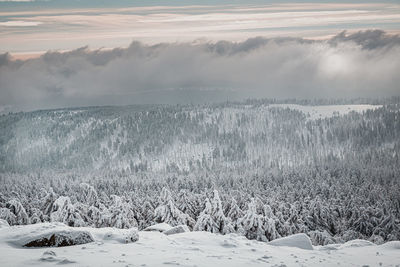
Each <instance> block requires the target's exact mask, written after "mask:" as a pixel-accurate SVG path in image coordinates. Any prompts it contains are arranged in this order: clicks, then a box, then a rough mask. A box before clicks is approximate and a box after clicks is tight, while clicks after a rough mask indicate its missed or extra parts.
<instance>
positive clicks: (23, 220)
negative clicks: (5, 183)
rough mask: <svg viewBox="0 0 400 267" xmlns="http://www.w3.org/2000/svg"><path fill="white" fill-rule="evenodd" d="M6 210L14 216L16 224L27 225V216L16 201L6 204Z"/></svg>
mask: <svg viewBox="0 0 400 267" xmlns="http://www.w3.org/2000/svg"><path fill="white" fill-rule="evenodd" d="M6 208H8V209H9V210H10V211H11V212H12V213H14V215H15V219H16V224H29V223H30V221H29V217H28V214H27V213H26V210H25V208H24V207H23V206H22V204H21V203H20V202H19V201H18V200H16V199H11V200H10V201H8V202H7V203H6Z"/></svg>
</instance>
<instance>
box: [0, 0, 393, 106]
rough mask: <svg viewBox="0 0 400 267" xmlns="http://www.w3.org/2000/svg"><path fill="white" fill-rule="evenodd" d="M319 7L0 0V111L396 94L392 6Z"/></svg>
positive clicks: (339, 4)
mask: <svg viewBox="0 0 400 267" xmlns="http://www.w3.org/2000/svg"><path fill="white" fill-rule="evenodd" d="M318 2H323V3H304V2H302V3H289V2H288V1H275V2H274V3H271V2H270V1H268V4H265V3H266V1H130V0H118V1H105V0H104V1H101V0H99V1H97V0H83V1H69V0H68V1H67V0H56V1H31V2H15V1H12V2H4V1H1V0H0V105H1V106H6V105H10V106H14V107H18V108H21V109H38V108H52V107H67V106H82V105H103V104H130V103H187V102H202V101H211V100H226V99H231V100H236V99H242V98H247V97H283V98H284V97H298V98H315V97H346V96H348V97H378V96H391V95H399V93H400V88H399V84H400V79H399V75H398V70H399V69H400V63H399V62H400V42H399V39H400V38H399V37H398V33H399V31H400V4H399V2H398V1H387V2H382V1H380V2H376V3H374V2H372V1H351V2H346V3H343V2H342V1H335V2H330V1H318ZM344 30H346V32H343V31H344ZM82 47H83V48H82ZM46 51H50V52H47V53H46V54H44V53H45V52H46Z"/></svg>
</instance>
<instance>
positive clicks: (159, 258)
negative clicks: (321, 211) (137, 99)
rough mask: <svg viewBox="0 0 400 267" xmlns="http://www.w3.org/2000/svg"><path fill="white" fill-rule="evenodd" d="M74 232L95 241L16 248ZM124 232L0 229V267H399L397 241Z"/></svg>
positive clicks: (399, 245)
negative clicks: (134, 236) (317, 241)
mask: <svg viewBox="0 0 400 267" xmlns="http://www.w3.org/2000/svg"><path fill="white" fill-rule="evenodd" d="M76 230H78V231H87V232H89V233H90V234H91V235H92V237H93V239H94V240H95V241H94V242H91V243H87V244H83V245H76V246H69V247H48V248H23V247H22V245H23V243H24V242H26V241H27V240H30V239H31V238H35V237H37V236H41V235H43V234H44V233H49V232H52V231H64V232H68V231H76ZM129 231H131V230H121V229H112V228H101V229H95V228H70V227H67V226H65V225H63V224H60V223H43V224H36V225H28V226H13V227H8V226H1V225H0V266H53V265H60V264H62V265H70V266H220V267H222V266H338V265H340V266H400V241H392V242H388V243H386V244H383V245H379V246H378V245H374V244H372V243H370V242H368V241H363V240H353V241H350V242H347V243H345V244H335V245H328V246H322V247H321V246H320V247H315V246H314V247H312V246H310V244H309V240H308V238H307V237H306V236H305V235H303V234H298V235H295V236H291V237H287V238H286V239H285V240H283V241H282V240H281V241H279V240H277V241H275V242H274V244H268V243H264V242H258V241H254V240H247V239H246V238H244V237H242V236H238V235H236V234H229V235H225V236H223V235H217V234H211V233H208V232H186V233H180V234H174V235H168V236H167V235H165V234H163V233H160V232H154V231H143V232H139V241H137V242H133V243H125V239H124V236H125V235H126V234H127V233H129ZM293 246H294V247H293ZM298 247H304V248H306V249H302V248H298Z"/></svg>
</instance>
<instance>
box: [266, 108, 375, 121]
mask: <svg viewBox="0 0 400 267" xmlns="http://www.w3.org/2000/svg"><path fill="white" fill-rule="evenodd" d="M268 107H269V108H274V107H275V108H288V109H293V110H297V111H300V112H303V113H304V114H305V115H306V116H307V119H309V120H317V119H325V118H330V117H334V116H342V115H346V114H348V113H350V112H352V111H354V112H359V113H362V112H364V111H367V110H369V109H372V110H373V109H377V108H381V107H382V105H321V106H303V105H297V104H271V105H269V106H268Z"/></svg>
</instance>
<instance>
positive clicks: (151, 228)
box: [144, 223, 172, 232]
mask: <svg viewBox="0 0 400 267" xmlns="http://www.w3.org/2000/svg"><path fill="white" fill-rule="evenodd" d="M171 229H172V226H171V225H169V224H168V223H158V224H155V225H152V226H149V227H147V228H146V229H144V230H145V231H150V232H153V231H154V232H164V231H168V230H171Z"/></svg>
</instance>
